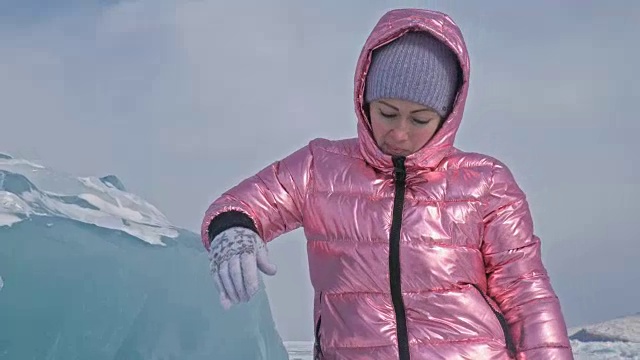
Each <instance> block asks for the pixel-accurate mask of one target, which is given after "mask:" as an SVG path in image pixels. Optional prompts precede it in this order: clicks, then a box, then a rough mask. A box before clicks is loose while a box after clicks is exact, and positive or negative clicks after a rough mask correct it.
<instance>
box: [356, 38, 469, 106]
mask: <svg viewBox="0 0 640 360" xmlns="http://www.w3.org/2000/svg"><path fill="white" fill-rule="evenodd" d="M459 69H460V66H459V64H458V59H457V57H456V55H455V54H454V53H453V52H452V51H451V49H449V47H448V46H447V45H445V44H444V43H442V42H440V41H439V40H438V39H436V38H434V37H433V36H432V35H431V34H429V33H427V32H409V33H406V34H404V35H403V36H401V37H400V38H398V39H396V40H394V41H392V42H391V43H389V44H387V45H385V46H383V47H381V48H379V49H376V50H374V51H373V54H372V60H371V65H370V67H369V72H368V74H367V83H366V88H365V99H364V100H365V102H367V103H370V102H372V101H375V100H379V99H383V98H395V99H401V100H407V101H412V102H415V103H418V104H421V105H424V106H427V107H430V108H432V109H433V110H435V111H436V112H437V113H438V114H440V116H442V117H443V118H444V117H446V115H447V114H448V113H449V111H450V110H451V108H452V106H453V101H454V99H455V96H456V92H457V90H458V76H459Z"/></svg>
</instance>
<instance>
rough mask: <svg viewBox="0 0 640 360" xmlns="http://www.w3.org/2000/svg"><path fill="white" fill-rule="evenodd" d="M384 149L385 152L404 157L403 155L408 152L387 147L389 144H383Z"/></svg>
mask: <svg viewBox="0 0 640 360" xmlns="http://www.w3.org/2000/svg"><path fill="white" fill-rule="evenodd" d="M384 147H385V148H386V149H387V151H389V152H391V153H394V154H398V155H404V154H406V153H407V152H408V151H407V150H406V149H402V148H399V147H395V146H393V145H389V144H384Z"/></svg>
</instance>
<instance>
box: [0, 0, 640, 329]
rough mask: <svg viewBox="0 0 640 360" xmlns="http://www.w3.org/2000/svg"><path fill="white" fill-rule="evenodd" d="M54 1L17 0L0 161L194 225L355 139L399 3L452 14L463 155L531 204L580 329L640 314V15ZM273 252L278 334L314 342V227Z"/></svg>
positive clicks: (0, 99) (621, 7) (488, 7)
mask: <svg viewBox="0 0 640 360" xmlns="http://www.w3.org/2000/svg"><path fill="white" fill-rule="evenodd" d="M41 4H42V2H41V1H35V0H20V1H18V0H5V1H2V2H1V3H0V79H1V81H0V119H2V127H1V131H0V152H4V153H9V154H12V155H13V156H15V157H23V158H27V159H29V160H33V161H36V162H40V163H42V164H44V165H47V166H50V167H52V168H56V169H58V170H60V171H63V172H66V173H70V174H74V175H77V176H104V175H108V174H115V175H117V176H118V177H119V178H120V179H121V180H122V182H123V183H124V185H125V186H126V187H127V189H128V190H129V191H131V192H134V193H137V194H139V195H141V196H143V197H144V198H145V199H146V200H148V201H150V202H152V203H153V204H155V205H156V206H157V207H158V208H159V209H161V210H162V211H163V212H164V213H165V214H166V215H167V217H168V218H169V219H170V220H171V221H172V222H173V223H174V224H176V225H178V226H181V227H184V228H187V229H190V230H193V231H195V232H198V231H199V225H200V222H201V220H202V215H203V214H204V211H205V210H206V208H207V206H208V205H209V203H210V202H211V201H213V200H214V199H215V198H216V197H217V196H218V195H220V193H221V192H223V191H224V190H226V189H227V188H228V187H230V186H233V185H235V184H236V183H237V182H239V181H240V180H242V179H243V178H245V177H248V176H250V175H252V174H254V173H255V172H257V171H258V170H260V169H261V168H263V167H264V166H266V165H268V164H269V163H271V162H273V161H275V160H278V159H280V158H282V157H284V156H286V155H288V154H289V153H291V152H293V151H294V150H296V149H297V148H299V147H301V146H303V145H305V144H306V143H308V141H309V140H311V139H313V138H316V137H325V138H331V139H339V138H347V137H353V136H355V134H356V118H355V113H354V109H353V98H352V94H353V75H354V70H355V63H356V60H357V56H358V54H359V52H360V49H361V46H362V45H363V44H364V41H365V39H366V37H367V35H368V34H369V32H370V30H371V29H372V27H373V25H374V24H375V23H376V22H377V20H378V18H379V17H380V16H381V15H382V14H383V13H384V12H385V11H386V10H389V9H391V8H397V7H422V8H430V9H435V10H440V11H444V12H446V13H448V14H449V15H450V16H451V17H452V18H453V19H454V20H455V21H456V22H457V23H458V25H459V26H460V27H461V29H462V31H463V34H464V36H465V40H466V42H467V45H468V48H469V51H470V57H471V86H470V95H469V99H468V101H467V107H466V110H465V117H464V119H463V122H462V125H461V129H460V131H459V133H458V137H457V140H456V145H457V146H458V147H459V148H461V149H463V150H467V151H473V152H480V153H485V154H488V155H491V156H494V157H497V158H498V159H500V160H502V161H503V162H505V163H506V164H507V165H508V166H509V167H510V168H511V170H512V171H513V173H514V175H515V177H516V180H517V181H518V183H519V184H520V185H521V187H522V188H523V189H524V190H525V192H526V193H527V195H528V198H529V201H530V205H531V210H532V213H533V217H534V223H535V227H536V232H537V234H538V235H539V236H540V237H541V239H542V241H543V260H544V262H545V265H546V266H547V269H548V270H549V273H550V276H551V279H552V284H553V285H554V288H555V289H556V292H557V293H558V295H559V297H560V300H561V304H562V307H563V311H564V313H565V316H566V319H567V323H568V325H569V326H578V325H581V324H589V323H593V322H599V321H603V320H607V319H611V318H614V317H618V316H624V315H629V314H632V313H637V312H640V306H639V305H638V304H640V287H638V286H637V284H639V283H640V262H639V261H638V259H640V228H639V227H638V226H637V224H638V220H637V218H636V216H637V215H638V214H640V166H638V165H640V164H638V160H637V154H640V143H639V142H637V141H636V138H637V137H638V136H639V134H640V125H639V122H640V117H639V116H638V115H637V112H636V104H637V103H638V100H640V90H638V87H637V84H638V83H640V75H639V73H638V69H637V67H634V64H638V63H640V50H638V47H637V46H635V45H634V44H635V43H636V42H637V38H636V35H635V34H636V33H637V32H638V31H640V4H639V3H637V2H632V1H618V2H610V3H605V2H598V1H571V0H567V1H563V2H556V1H537V2H527V3H525V2H517V3H514V2H510V1H506V0H505V1H502V0H500V1H492V2H490V3H489V2H483V3H482V4H480V3H479V2H464V3H463V2H450V1H380V0H353V1H350V2H348V3H347V2H342V1H338V0H327V1H323V2H306V3H303V2H300V1H295V0H275V1H270V2H262V1H257V0H252V1H244V2H231V1H228V2H220V1H213V0H192V1H172V0H154V1H147V0H129V1H106V0H103V1H97V0H94V1H74V0H58V1H56V2H47V4H48V5H46V6H43V5H41ZM634 155H635V156H634ZM270 252H271V257H272V259H273V261H274V262H275V263H276V264H277V266H278V268H279V270H278V274H277V275H276V276H275V277H271V278H267V279H266V282H267V290H268V293H269V296H270V300H271V307H272V310H273V313H274V318H275V321H276V325H277V327H278V330H279V331H280V333H281V335H282V337H283V338H284V339H286V340H310V339H312V334H313V325H312V320H311V319H312V318H311V310H312V296H313V295H312V288H311V285H310V282H309V278H308V267H307V263H306V261H307V257H306V249H305V240H304V237H303V234H302V231H301V230H296V231H293V232H292V233H289V234H287V235H284V236H282V237H281V238H278V239H276V240H274V241H273V242H272V243H271V245H270ZM203 271H207V269H203ZM212 301H217V300H216V299H212Z"/></svg>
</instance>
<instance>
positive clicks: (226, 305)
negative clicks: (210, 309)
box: [213, 271, 233, 310]
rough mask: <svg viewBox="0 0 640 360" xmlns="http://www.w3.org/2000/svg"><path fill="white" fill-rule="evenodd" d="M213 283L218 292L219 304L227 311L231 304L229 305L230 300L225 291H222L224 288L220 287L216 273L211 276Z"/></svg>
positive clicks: (218, 274)
mask: <svg viewBox="0 0 640 360" xmlns="http://www.w3.org/2000/svg"><path fill="white" fill-rule="evenodd" d="M213 281H214V282H215V284H216V287H217V288H218V292H219V293H220V304H222V307H223V308H224V309H225V310H229V308H230V307H231V305H233V304H232V303H231V300H230V299H229V296H228V295H227V291H226V290H225V289H224V286H223V285H222V279H221V278H220V273H218V272H217V271H216V272H215V273H214V274H213Z"/></svg>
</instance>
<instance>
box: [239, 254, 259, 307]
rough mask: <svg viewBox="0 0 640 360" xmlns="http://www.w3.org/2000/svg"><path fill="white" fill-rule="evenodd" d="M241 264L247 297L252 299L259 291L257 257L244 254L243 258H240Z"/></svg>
mask: <svg viewBox="0 0 640 360" xmlns="http://www.w3.org/2000/svg"><path fill="white" fill-rule="evenodd" d="M240 262H241V265H242V276H244V286H245V289H246V290H247V295H248V296H249V297H252V296H253V295H254V294H255V293H256V292H257V291H258V266H257V263H256V256H255V255H254V254H250V253H246V254H242V256H240Z"/></svg>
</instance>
